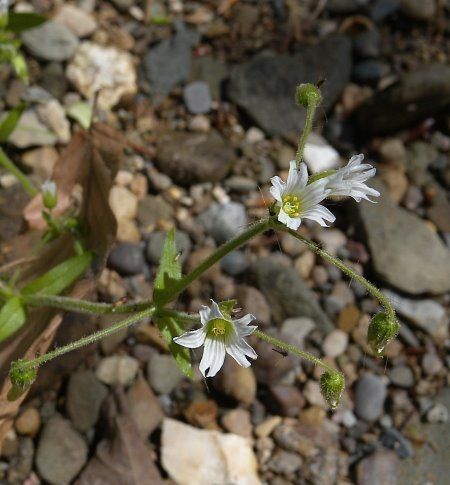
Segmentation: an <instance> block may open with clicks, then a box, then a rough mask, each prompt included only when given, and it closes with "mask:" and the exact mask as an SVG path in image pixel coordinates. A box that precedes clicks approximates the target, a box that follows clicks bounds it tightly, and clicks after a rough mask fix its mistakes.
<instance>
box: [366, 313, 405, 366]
mask: <svg viewBox="0 0 450 485" xmlns="http://www.w3.org/2000/svg"><path fill="white" fill-rule="evenodd" d="M399 327H400V326H399V324H398V322H397V320H392V319H390V318H389V316H388V315H387V314H386V313H384V312H381V313H377V314H376V315H374V316H373V317H372V320H371V321H370V324H369V329H368V331H367V341H368V342H369V345H370V347H371V349H372V351H373V353H374V354H375V355H376V356H377V357H381V356H382V355H383V351H384V349H385V347H386V345H387V344H388V343H389V342H390V341H391V340H392V339H393V338H395V337H396V336H397V334H398V331H399Z"/></svg>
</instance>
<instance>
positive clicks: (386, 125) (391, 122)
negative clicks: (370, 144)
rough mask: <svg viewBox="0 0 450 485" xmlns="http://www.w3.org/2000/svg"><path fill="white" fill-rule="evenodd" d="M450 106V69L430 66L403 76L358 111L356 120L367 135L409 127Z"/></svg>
mask: <svg viewBox="0 0 450 485" xmlns="http://www.w3.org/2000/svg"><path fill="white" fill-rule="evenodd" d="M449 107H450V66H446V65H444V64H429V65H423V66H422V67H420V68H418V69H415V70H413V71H411V72H409V73H407V74H405V75H403V76H402V77H401V78H400V79H399V81H398V82H397V83H395V84H393V85H392V86H389V87H388V88H386V89H384V90H382V91H380V92H378V93H377V94H376V95H375V96H373V97H372V98H370V99H369V100H368V101H367V102H366V103H364V104H363V105H361V107H359V108H358V109H357V111H356V121H357V123H358V126H359V127H360V129H361V131H362V132H363V133H365V134H367V135H371V134H372V135H373V134H382V133H389V132H392V131H397V130H400V129H402V128H406V127H408V126H410V125H412V124H414V123H418V122H420V121H421V120H423V119H425V118H428V117H430V116H437V115H439V113H443V112H445V111H446V110H448V109H449Z"/></svg>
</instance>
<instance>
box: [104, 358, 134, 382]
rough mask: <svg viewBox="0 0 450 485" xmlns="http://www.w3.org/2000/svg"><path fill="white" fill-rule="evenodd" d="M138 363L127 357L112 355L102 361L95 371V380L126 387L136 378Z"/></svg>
mask: <svg viewBox="0 0 450 485" xmlns="http://www.w3.org/2000/svg"><path fill="white" fill-rule="evenodd" d="M138 368H139V362H138V361H137V360H136V359H133V357H129V356H128V355H113V356H111V357H105V358H104V359H102V360H101V361H100V362H99V364H98V366H97V369H96V371H95V375H96V376H97V379H98V380H100V381H101V382H103V383H104V384H109V385H113V384H120V385H122V386H127V385H129V384H131V382H132V381H133V380H134V378H135V377H136V373H137V371H138Z"/></svg>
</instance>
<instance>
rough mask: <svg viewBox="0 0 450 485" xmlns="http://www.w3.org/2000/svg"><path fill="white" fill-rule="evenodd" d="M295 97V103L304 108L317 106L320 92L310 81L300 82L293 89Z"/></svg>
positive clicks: (320, 95) (320, 97)
mask: <svg viewBox="0 0 450 485" xmlns="http://www.w3.org/2000/svg"><path fill="white" fill-rule="evenodd" d="M295 99H296V101H297V104H299V105H300V106H303V107H304V108H309V107H311V106H315V107H317V106H319V104H320V103H321V101H322V94H321V93H320V89H319V88H318V87H317V86H315V85H314V84H311V83H305V84H300V85H299V86H297V89H296V91H295Z"/></svg>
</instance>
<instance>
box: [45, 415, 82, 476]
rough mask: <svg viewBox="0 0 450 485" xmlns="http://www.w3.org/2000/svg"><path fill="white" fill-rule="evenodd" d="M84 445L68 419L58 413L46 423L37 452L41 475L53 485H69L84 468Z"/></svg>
mask: <svg viewBox="0 0 450 485" xmlns="http://www.w3.org/2000/svg"><path fill="white" fill-rule="evenodd" d="M87 452H88V449H87V445H86V443H85V441H84V440H83V438H82V437H81V436H80V434H79V433H78V432H77V431H75V430H74V429H73V427H72V425H71V424H70V422H69V421H67V419H64V418H62V417H61V416H59V415H55V416H54V417H52V418H51V419H50V420H49V422H48V423H47V424H46V425H45V428H44V430H43V431H42V434H41V437H40V439H39V444H38V448H37V452H36V466H37V469H38V471H39V474H40V476H41V477H42V478H43V479H44V480H45V481H47V482H49V483H51V484H52V485H68V484H69V483H71V482H72V479H73V478H75V476H76V475H78V473H79V472H80V470H81V469H82V468H83V466H84V464H85V463H86V459H87Z"/></svg>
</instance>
